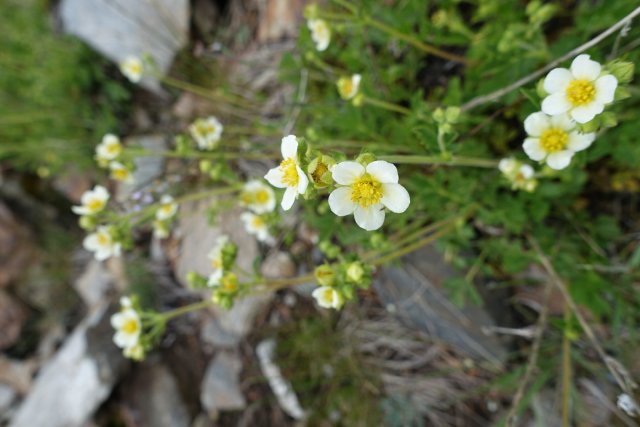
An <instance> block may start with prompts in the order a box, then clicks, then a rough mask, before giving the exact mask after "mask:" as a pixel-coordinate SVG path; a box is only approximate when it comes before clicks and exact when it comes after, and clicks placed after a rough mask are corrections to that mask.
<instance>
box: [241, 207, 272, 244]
mask: <svg viewBox="0 0 640 427" xmlns="http://www.w3.org/2000/svg"><path fill="white" fill-rule="evenodd" d="M240 219H241V220H242V222H244V229H245V230H246V231H247V233H249V234H252V235H254V236H256V238H257V239H258V240H259V241H261V242H269V241H271V240H272V239H273V238H272V237H271V235H270V234H269V227H268V226H267V223H266V222H265V221H264V219H263V218H262V217H261V216H260V215H256V214H254V213H251V212H244V213H243V214H242V215H240Z"/></svg>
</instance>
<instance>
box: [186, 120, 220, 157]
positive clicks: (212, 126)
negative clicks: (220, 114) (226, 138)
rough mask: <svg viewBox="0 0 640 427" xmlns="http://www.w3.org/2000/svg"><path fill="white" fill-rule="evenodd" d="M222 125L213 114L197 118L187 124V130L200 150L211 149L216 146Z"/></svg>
mask: <svg viewBox="0 0 640 427" xmlns="http://www.w3.org/2000/svg"><path fill="white" fill-rule="evenodd" d="M223 130H224V126H222V123H220V120H218V119H217V118H216V117H214V116H210V117H207V118H206V119H197V120H196V121H195V122H193V123H192V124H191V126H189V132H190V133H191V136H192V137H193V139H195V141H196V143H197V144H198V147H199V148H200V149H201V150H213V149H214V148H216V147H217V146H218V142H220V137H221V136H222V131H223Z"/></svg>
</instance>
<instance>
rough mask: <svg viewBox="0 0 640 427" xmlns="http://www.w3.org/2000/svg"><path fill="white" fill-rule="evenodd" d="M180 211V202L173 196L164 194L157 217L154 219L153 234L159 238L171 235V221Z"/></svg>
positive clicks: (157, 210)
mask: <svg viewBox="0 0 640 427" xmlns="http://www.w3.org/2000/svg"><path fill="white" fill-rule="evenodd" d="M176 213H178V203H176V202H175V200H173V197H171V196H169V195H164V196H162V197H161V198H160V206H158V209H156V213H155V219H154V221H153V235H154V236H156V237H157V238H158V239H166V238H167V237H169V231H170V228H171V222H172V221H173V219H174V218H175V216H176Z"/></svg>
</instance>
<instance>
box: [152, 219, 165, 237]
mask: <svg viewBox="0 0 640 427" xmlns="http://www.w3.org/2000/svg"><path fill="white" fill-rule="evenodd" d="M153 235H154V236H155V237H156V238H157V239H166V238H167V237H169V224H168V223H167V222H166V221H162V220H159V219H156V220H154V221H153Z"/></svg>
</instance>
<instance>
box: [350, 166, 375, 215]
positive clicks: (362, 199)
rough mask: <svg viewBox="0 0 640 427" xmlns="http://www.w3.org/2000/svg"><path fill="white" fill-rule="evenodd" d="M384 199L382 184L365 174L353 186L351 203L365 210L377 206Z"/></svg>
mask: <svg viewBox="0 0 640 427" xmlns="http://www.w3.org/2000/svg"><path fill="white" fill-rule="evenodd" d="M380 199H382V184H380V182H378V181H377V180H376V179H375V178H374V177H372V176H371V175H369V174H368V173H365V174H364V175H362V176H361V177H360V178H358V179H357V180H356V182H354V183H353V184H352V185H351V201H352V202H356V203H358V204H359V205H360V206H361V207H363V208H368V207H369V206H371V205H375V204H376V203H378V202H380Z"/></svg>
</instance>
